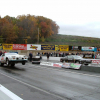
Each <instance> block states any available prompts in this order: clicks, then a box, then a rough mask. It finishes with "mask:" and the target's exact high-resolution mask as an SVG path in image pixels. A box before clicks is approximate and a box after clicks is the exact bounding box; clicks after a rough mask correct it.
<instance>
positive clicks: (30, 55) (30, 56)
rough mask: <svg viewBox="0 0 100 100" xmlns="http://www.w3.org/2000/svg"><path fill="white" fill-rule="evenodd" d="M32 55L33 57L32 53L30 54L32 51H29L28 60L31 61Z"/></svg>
mask: <svg viewBox="0 0 100 100" xmlns="http://www.w3.org/2000/svg"><path fill="white" fill-rule="evenodd" d="M32 57H33V54H32V52H30V53H29V60H30V62H31V61H32Z"/></svg>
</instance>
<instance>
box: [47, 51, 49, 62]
mask: <svg viewBox="0 0 100 100" xmlns="http://www.w3.org/2000/svg"><path fill="white" fill-rule="evenodd" d="M48 60H49V53H47V61H48Z"/></svg>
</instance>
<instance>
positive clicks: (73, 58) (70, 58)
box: [60, 55, 92, 65]
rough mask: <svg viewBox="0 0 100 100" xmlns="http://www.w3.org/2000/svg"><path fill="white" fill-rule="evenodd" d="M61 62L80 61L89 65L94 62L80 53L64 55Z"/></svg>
mask: <svg viewBox="0 0 100 100" xmlns="http://www.w3.org/2000/svg"><path fill="white" fill-rule="evenodd" d="M60 62H71V63H79V64H84V65H88V64H91V63H92V60H90V59H84V58H82V57H81V56H78V55H68V56H65V57H62V58H61V59H60Z"/></svg>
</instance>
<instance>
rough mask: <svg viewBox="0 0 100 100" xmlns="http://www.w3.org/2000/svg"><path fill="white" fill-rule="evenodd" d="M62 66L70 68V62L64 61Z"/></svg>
mask: <svg viewBox="0 0 100 100" xmlns="http://www.w3.org/2000/svg"><path fill="white" fill-rule="evenodd" d="M61 67H64V68H70V63H63V64H62V66H61Z"/></svg>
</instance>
